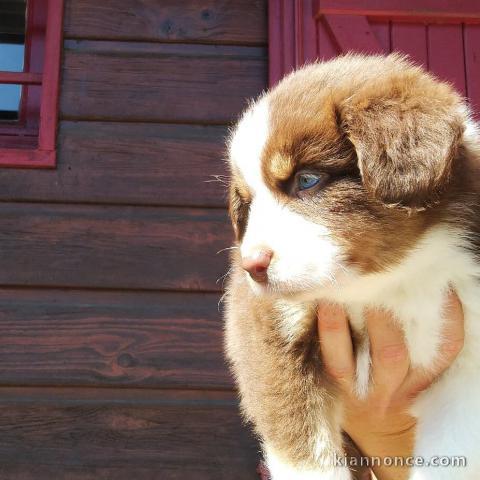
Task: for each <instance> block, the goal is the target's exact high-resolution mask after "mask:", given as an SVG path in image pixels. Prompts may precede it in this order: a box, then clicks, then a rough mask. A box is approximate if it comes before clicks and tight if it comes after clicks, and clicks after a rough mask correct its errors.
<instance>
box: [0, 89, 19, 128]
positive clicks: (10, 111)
mask: <svg viewBox="0 0 480 480" xmlns="http://www.w3.org/2000/svg"><path fill="white" fill-rule="evenodd" d="M21 93H22V86H21V85H2V84H0V121H1V120H18V112H19V110H20V96H21Z"/></svg>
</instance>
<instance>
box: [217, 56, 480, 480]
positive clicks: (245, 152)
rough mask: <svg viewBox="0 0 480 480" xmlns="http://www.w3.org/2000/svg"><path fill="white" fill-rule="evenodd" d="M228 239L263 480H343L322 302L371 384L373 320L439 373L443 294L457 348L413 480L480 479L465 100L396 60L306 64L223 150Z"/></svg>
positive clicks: (438, 387) (479, 294)
mask: <svg viewBox="0 0 480 480" xmlns="http://www.w3.org/2000/svg"><path fill="white" fill-rule="evenodd" d="M229 165H230V172H231V178H230V216H231V219H232V223H233V228H234V231H235V235H236V246H237V247H238V248H237V249H234V250H233V252H234V254H233V256H232V261H231V263H232V273H231V276H230V279H229V284H228V288H227V296H226V352H227V357H228V359H229V361H230V364H231V368H232V370H233V373H234V375H235V378H236V381H237V383H238V387H239V391H240V395H241V406H242V410H243V413H244V416H245V418H246V419H247V420H248V421H250V422H251V423H252V424H253V425H254V428H255V430H256V432H257V433H258V435H259V437H260V439H261V441H262V445H263V450H264V455H265V459H266V461H267V464H268V467H269V469H270V472H271V475H272V478H273V480H326V479H329V480H330V479H335V480H346V479H350V478H353V477H352V473H351V472H350V471H349V469H348V468H347V467H346V466H345V465H338V464H337V463H336V462H335V461H334V460H333V459H334V458H335V457H337V458H338V457H339V456H343V452H344V445H343V442H342V432H341V427H340V425H341V418H342V399H341V396H340V395H339V392H338V389H337V387H336V385H335V383H334V382H333V381H332V380H331V379H330V378H329V377H328V375H327V374H326V373H325V371H324V367H323V365H322V359H321V356H320V354H319V347H318V342H319V339H318V336H317V328H316V304H317V301H318V300H321V301H324V302H335V303H337V304H341V305H343V306H344V308H345V309H346V311H347V312H348V314H349V319H350V323H351V328H352V332H353V337H354V339H355V342H356V352H357V376H356V377H357V378H356V390H357V394H358V395H359V396H362V395H365V394H366V392H367V391H368V388H369V382H370V372H369V368H370V359H369V345H368V338H367V334H366V331H365V325H364V319H363V315H362V312H363V311H364V309H365V307H367V306H368V307H382V308H386V309H389V310H390V311H392V312H393V313H394V315H395V317H396V319H397V321H398V323H399V325H401V327H402V329H403V332H404V335H405V341H406V345H407V347H408V350H409V354H410V357H411V362H412V364H413V365H414V366H416V367H422V368H424V369H425V370H429V369H431V368H432V366H433V365H434V364H435V362H436V361H437V360H438V358H439V346H440V345H441V341H442V338H441V335H442V327H443V323H444V312H443V311H442V304H443V302H444V299H445V294H446V292H447V291H448V290H449V289H450V288H453V289H455V291H456V292H457V294H458V295H459V297H460V299H461V301H462V304H463V309H464V316H465V330H466V331H465V334H466V338H465V344H464V347H463V349H462V351H461V353H460V354H459V355H458V357H457V358H456V360H455V362H454V364H453V365H452V366H451V367H450V368H449V370H448V371H447V372H446V373H444V374H443V375H442V377H441V378H440V379H439V380H438V381H437V382H436V383H435V384H434V385H433V386H431V387H430V388H429V389H428V390H427V391H426V392H424V393H423V394H422V395H421V396H420V397H419V398H418V399H417V400H416V402H415V405H414V407H413V409H412V413H413V414H414V415H415V416H416V417H417V419H418V427H417V432H416V445H415V455H417V456H419V457H422V458H423V459H425V460H426V462H430V460H431V459H433V458H434V457H436V456H462V457H466V460H467V466H466V467H463V468H459V467H453V466H451V467H435V466H423V467H414V468H413V469H412V470H411V474H410V478H411V479H412V480H433V479H434V480H467V479H469V480H470V479H478V478H480V459H479V458H480V456H479V455H478V453H479V445H480V284H479V275H480V258H479V256H478V254H479V252H480V250H479V248H480V245H479V243H480V240H479V233H480V232H479V230H480V227H479V224H480V207H479V203H478V202H479V190H480V171H479V170H480V137H479V136H478V133H477V130H476V127H475V124H474V123H473V121H472V120H471V119H470V117H469V113H468V108H467V106H466V104H465V102H464V101H463V99H462V98H461V97H460V96H459V95H458V94H457V93H455V91H454V90H453V89H452V88H451V87H450V86H449V85H447V84H445V83H442V82H440V81H439V80H437V79H436V78H434V77H433V76H431V75H430V74H428V73H426V72H424V71H423V70H422V69H421V68H419V67H416V66H413V65H412V64H411V63H409V61H408V60H406V59H405V58H403V57H401V56H398V55H391V56H388V57H382V56H371V57H369V56H358V55H347V56H344V57H340V58H337V59H335V60H332V61H329V62H325V63H317V64H313V65H309V66H306V67H304V68H302V69H301V70H299V71H297V72H294V73H292V74H290V75H289V76H287V77H286V78H285V79H284V80H283V81H282V82H281V83H280V84H279V85H278V86H276V87H275V88H274V89H273V90H271V91H270V92H268V93H266V94H264V95H262V96H261V97H260V98H259V99H258V100H257V101H256V102H254V103H252V104H251V106H250V107H249V108H248V109H247V111H246V112H245V113H244V114H243V116H242V117H241V119H240V121H239V122H238V124H237V125H236V127H235V129H234V130H233V132H232V135H231V138H230V140H229Z"/></svg>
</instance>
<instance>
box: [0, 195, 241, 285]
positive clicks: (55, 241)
mask: <svg viewBox="0 0 480 480" xmlns="http://www.w3.org/2000/svg"><path fill="white" fill-rule="evenodd" d="M230 243H231V232H230V226H229V223H228V220H227V215H226V212H225V211H224V210H223V209H187V208H164V207H158V208H152V207H118V206H104V205H95V206H84V205H50V204H38V203H37V204H26V203H16V204H14V203H4V204H0V246H1V248H0V265H2V268H1V269H0V285H4V286H5V285H9V286H12V285H22V286H32V287H37V286H41V287H83V288H101V289H105V288H109V289H111V288H116V289H149V290H151V289H160V290H186V291H189V290H202V291H219V290H220V289H221V286H222V285H221V283H217V280H218V279H219V278H220V277H222V275H223V274H224V273H226V270H227V268H226V267H227V263H226V260H227V255H226V253H223V252H220V250H222V249H224V248H225V247H228V245H229V244H230ZM217 252H220V253H218V254H217ZM222 253H223V254H222Z"/></svg>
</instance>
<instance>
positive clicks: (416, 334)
mask: <svg viewBox="0 0 480 480" xmlns="http://www.w3.org/2000/svg"><path fill="white" fill-rule="evenodd" d="M444 295H445V290H444V289H436V290H431V291H430V292H429V295H428V296H427V297H425V296H423V295H419V296H415V295H413V296H409V297H405V296H404V295H391V296H390V297H386V296H384V297H383V298H382V299H381V300H380V299H379V300H378V301H377V302H375V301H374V302H372V301H370V302H368V303H367V302H358V301H357V302H345V303H343V306H344V308H345V311H346V313H347V315H348V319H349V323H350V325H351V330H352V340H353V343H354V350H355V352H356V355H357V363H358V373H360V372H361V371H364V370H365V369H367V370H368V368H369V364H370V362H369V338H368V333H367V332H368V329H367V324H366V318H367V317H366V311H367V309H370V310H372V309H382V310H383V311H384V313H381V315H382V316H383V317H384V319H385V322H393V323H395V324H396V325H397V326H398V327H400V329H401V330H402V332H403V335H404V339H405V343H406V345H407V348H408V350H409V354H410V358H411V361H412V363H413V364H414V365H418V366H422V367H425V368H429V367H431V366H432V365H433V363H434V361H435V359H436V356H437V352H438V350H439V347H440V342H441V339H442V328H443V324H444V314H443V311H442V302H443V299H444ZM276 308H277V311H278V312H279V313H280V322H279V326H280V330H281V332H280V333H281V335H282V336H283V337H284V339H285V340H286V341H288V342H292V343H293V342H295V341H296V340H298V339H299V338H302V337H304V336H305V335H311V334H312V331H314V330H312V324H313V323H314V322H315V321H316V305H315V303H313V302H307V303H294V302H287V301H278V302H277V304H276ZM386 310H388V311H389V313H388V314H387V313H385V312H386ZM361 376H363V377H368V374H367V373H364V374H363V375H361ZM365 381H366V380H365Z"/></svg>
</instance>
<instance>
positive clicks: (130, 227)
mask: <svg viewBox="0 0 480 480" xmlns="http://www.w3.org/2000/svg"><path fill="white" fill-rule="evenodd" d="M66 3H67V5H66V14H65V27H64V30H65V43H64V47H65V48H64V59H63V77H62V88H61V102H60V103H61V104H60V115H61V122H60V128H59V159H58V168H57V169H56V170H54V171H39V170H12V169H2V170H0V185H1V188H0V265H1V268H0V286H1V287H2V288H1V289H0V328H1V332H2V335H1V336H0V364H1V366H2V368H0V432H1V435H0V478H1V479H2V480H4V479H25V480H27V479H28V480H30V479H31V480H43V479H48V480H51V479H55V480H60V479H82V480H83V479H92V480H93V479H95V480H102V479H115V480H123V479H125V480H127V479H128V480H131V479H139V480H149V479H155V480H156V479H162V480H170V479H194V480H215V479H218V480H226V479H228V480H235V479H238V480H240V479H241V480H248V479H255V478H256V474H255V466H256V461H257V446H256V444H255V442H254V441H253V440H252V439H251V437H250V436H249V434H248V432H247V430H246V429H245V428H243V427H242V426H241V421H240V419H239V417H238V414H237V402H236V398H235V393H234V392H233V386H232V382H231V379H230V377H229V375H228V373H227V371H226V368H225V366H224V362H223V355H222V323H221V315H220V314H219V312H218V308H217V303H218V300H219V291H220V289H221V281H218V279H219V278H220V277H221V276H222V275H223V274H224V273H225V271H226V260H227V255H226V253H221V254H218V255H216V252H217V251H219V250H221V249H222V248H224V247H226V246H228V245H229V242H230V240H231V234H230V226H229V223H228V220H227V217H226V213H225V209H224V190H223V187H222V185H220V184H219V183H215V182H208V180H210V179H211V176H212V175H217V174H222V173H223V171H224V167H223V162H222V155H223V142H224V137H225V134H226V131H227V128H228V125H229V124H230V123H231V122H232V119H234V118H235V117H236V116H237V115H238V113H239V112H240V110H241V109H242V108H243V107H244V105H245V99H246V98H247V97H250V96H254V95H256V94H258V93H259V92H260V91H261V90H262V89H263V88H265V86H266V81H267V80H266V78H267V57H266V42H267V27H266V24H267V18H266V15H267V14H266V3H267V2H266V0H242V1H240V0H203V1H201V2H198V1H195V0H184V1H181V2H179V1H177V0H141V1H140V0H100V1H99V0H66Z"/></svg>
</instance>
